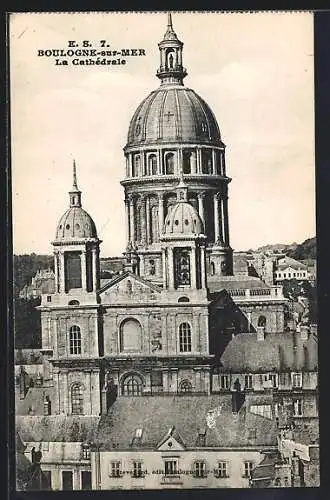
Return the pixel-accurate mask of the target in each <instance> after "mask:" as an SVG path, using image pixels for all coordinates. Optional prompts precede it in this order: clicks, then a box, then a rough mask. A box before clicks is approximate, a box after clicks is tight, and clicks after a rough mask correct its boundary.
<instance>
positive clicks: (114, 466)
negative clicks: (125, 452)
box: [111, 461, 121, 477]
mask: <svg viewBox="0 0 330 500" xmlns="http://www.w3.org/2000/svg"><path fill="white" fill-rule="evenodd" d="M120 465H121V464H120V462H119V461H118V462H117V461H116V462H111V477H121V468H120Z"/></svg>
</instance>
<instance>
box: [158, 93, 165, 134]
mask: <svg viewBox="0 0 330 500" xmlns="http://www.w3.org/2000/svg"><path fill="white" fill-rule="evenodd" d="M166 98H167V91H163V96H162V101H161V104H160V109H159V120H158V133H157V139H162V138H163V119H164V107H165V102H166Z"/></svg>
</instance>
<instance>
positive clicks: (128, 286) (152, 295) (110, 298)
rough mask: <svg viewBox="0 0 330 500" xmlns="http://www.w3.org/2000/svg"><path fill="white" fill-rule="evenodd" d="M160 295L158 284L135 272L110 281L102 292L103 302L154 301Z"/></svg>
mask: <svg viewBox="0 0 330 500" xmlns="http://www.w3.org/2000/svg"><path fill="white" fill-rule="evenodd" d="M159 296H160V289H159V288H158V287H157V286H155V285H154V284H152V283H150V282H148V281H146V280H144V279H142V278H140V277H138V276H136V275H135V274H133V273H125V274H124V275H122V276H120V277H118V278H116V279H114V280H112V281H110V282H109V283H107V284H106V285H105V286H104V287H103V289H102V290H101V293H100V298H101V302H102V303H103V304H121V303H123V304H127V303H134V304H136V303H139V302H142V303H145V302H150V303H153V302H155V301H156V300H157V299H158V298H159Z"/></svg>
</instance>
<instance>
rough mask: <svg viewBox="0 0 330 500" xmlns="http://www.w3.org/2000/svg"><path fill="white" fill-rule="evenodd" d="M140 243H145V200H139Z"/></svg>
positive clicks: (143, 198)
mask: <svg viewBox="0 0 330 500" xmlns="http://www.w3.org/2000/svg"><path fill="white" fill-rule="evenodd" d="M140 210H141V243H142V244H145V243H146V235H147V224H146V198H145V196H143V197H142V198H141V208H140Z"/></svg>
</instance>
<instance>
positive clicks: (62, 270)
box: [60, 251, 65, 293]
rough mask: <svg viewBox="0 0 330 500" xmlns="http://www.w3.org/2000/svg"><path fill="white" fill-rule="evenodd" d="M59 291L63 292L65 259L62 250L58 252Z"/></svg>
mask: <svg viewBox="0 0 330 500" xmlns="http://www.w3.org/2000/svg"><path fill="white" fill-rule="evenodd" d="M60 264H61V266H60V292H62V293H65V261H64V252H63V251H62V252H61V253H60Z"/></svg>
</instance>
